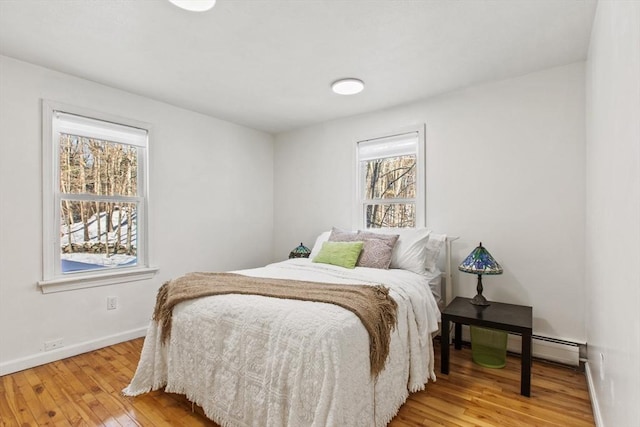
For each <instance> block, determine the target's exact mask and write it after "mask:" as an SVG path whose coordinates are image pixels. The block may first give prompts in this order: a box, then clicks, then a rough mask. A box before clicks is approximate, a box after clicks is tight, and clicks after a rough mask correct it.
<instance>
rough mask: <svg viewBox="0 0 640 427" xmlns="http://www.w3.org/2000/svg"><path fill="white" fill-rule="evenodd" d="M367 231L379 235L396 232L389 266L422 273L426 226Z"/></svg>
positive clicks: (427, 231)
mask: <svg viewBox="0 0 640 427" xmlns="http://www.w3.org/2000/svg"><path fill="white" fill-rule="evenodd" d="M369 232H370V233H373V234H379V235H385V234H386V235H389V234H392V233H395V234H398V235H399V236H400V237H399V238H398V242H397V243H396V245H395V247H394V249H393V252H392V254H391V265H390V268H401V269H404V270H409V271H413V272H414V273H418V274H424V272H425V264H426V259H427V242H428V240H429V234H430V233H431V231H430V230H427V229H426V228H392V229H389V228H387V229H377V230H376V231H375V232H372V231H369ZM363 233H364V232H363Z"/></svg>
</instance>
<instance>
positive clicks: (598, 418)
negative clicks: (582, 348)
mask: <svg viewBox="0 0 640 427" xmlns="http://www.w3.org/2000/svg"><path fill="white" fill-rule="evenodd" d="M584 373H585V375H586V376H587V388H588V389H589V397H590V398H591V409H592V410H593V419H594V421H595V422H596V427H604V423H603V422H602V414H600V406H599V405H598V396H596V389H595V384H593V375H592V374H591V366H590V365H589V362H588V361H587V362H585V363H584Z"/></svg>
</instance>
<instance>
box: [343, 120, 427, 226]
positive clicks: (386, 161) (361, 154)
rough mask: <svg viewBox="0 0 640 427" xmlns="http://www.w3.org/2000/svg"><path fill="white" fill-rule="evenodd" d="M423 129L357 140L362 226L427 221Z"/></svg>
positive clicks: (360, 218)
mask: <svg viewBox="0 0 640 427" xmlns="http://www.w3.org/2000/svg"><path fill="white" fill-rule="evenodd" d="M424 151H425V150H424V129H416V130H412V131H408V132H402V133H398V134H394V135H389V136H384V137H381V138H374V139H369V140H365V141H360V142H358V144H357V150H356V153H357V154H356V158H357V170H358V172H357V179H356V181H357V191H358V195H357V207H356V212H357V215H358V219H357V224H358V227H359V228H404V227H409V228H415V227H424V225H425V203H424V200H425V196H424V195H425V171H424V169H425V168H424V164H425V162H424Z"/></svg>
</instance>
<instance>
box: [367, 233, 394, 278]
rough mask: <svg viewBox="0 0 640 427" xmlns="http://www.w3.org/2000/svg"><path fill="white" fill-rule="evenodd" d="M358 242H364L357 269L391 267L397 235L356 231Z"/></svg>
mask: <svg viewBox="0 0 640 427" xmlns="http://www.w3.org/2000/svg"><path fill="white" fill-rule="evenodd" d="M357 236H358V240H364V246H363V248H362V253H361V254H360V259H359V260H358V264H357V265H358V267H369V268H382V269H385V270H386V269H388V268H389V265H391V255H392V254H393V248H394V247H395V246H396V242H397V241H398V237H400V236H399V235H398V234H379V233H371V232H368V231H358V234H357Z"/></svg>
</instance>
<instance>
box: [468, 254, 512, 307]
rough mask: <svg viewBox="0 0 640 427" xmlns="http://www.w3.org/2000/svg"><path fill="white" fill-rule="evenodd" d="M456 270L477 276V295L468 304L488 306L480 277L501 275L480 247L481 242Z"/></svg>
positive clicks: (493, 260)
mask: <svg viewBox="0 0 640 427" xmlns="http://www.w3.org/2000/svg"><path fill="white" fill-rule="evenodd" d="M458 270H460V271H464V272H465V273H471V274H477V275H478V286H477V288H476V290H477V291H478V294H477V295H476V296H475V297H473V299H472V300H471V301H469V302H470V303H471V304H475V305H490V303H489V301H487V299H486V298H485V297H484V296H483V295H482V275H483V274H502V267H501V266H500V264H498V262H497V261H496V260H495V259H493V257H492V256H491V254H490V253H489V251H488V250H486V249H485V247H484V246H482V242H480V245H479V246H478V247H477V248H475V249H474V250H473V251H472V252H471V253H470V254H469V256H468V257H466V258H465V259H464V261H462V264H460V265H459V266H458Z"/></svg>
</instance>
